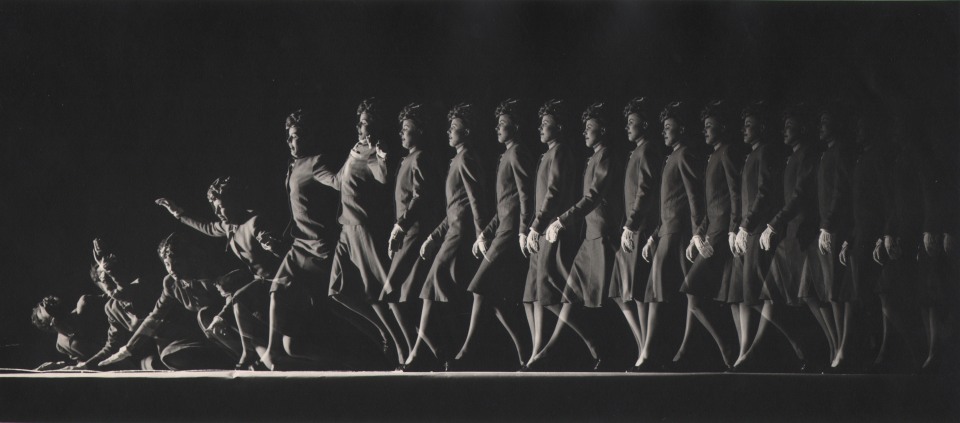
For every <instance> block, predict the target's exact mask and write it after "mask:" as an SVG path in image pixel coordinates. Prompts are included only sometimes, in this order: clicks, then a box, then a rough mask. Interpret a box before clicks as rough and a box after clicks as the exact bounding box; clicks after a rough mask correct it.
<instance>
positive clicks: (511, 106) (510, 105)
mask: <svg viewBox="0 0 960 423" xmlns="http://www.w3.org/2000/svg"><path fill="white" fill-rule="evenodd" d="M519 109H520V100H517V99H515V98H508V99H506V100H503V101H501V102H500V104H498V105H497V109H496V110H494V112H493V117H494V118H495V119H499V118H500V115H507V116H510V119H511V120H512V121H513V124H514V125H515V126H520V123H521V122H522V121H523V117H522V116H521V114H520V110H519Z"/></svg>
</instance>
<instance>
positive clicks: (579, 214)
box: [528, 103, 623, 370]
mask: <svg viewBox="0 0 960 423" xmlns="http://www.w3.org/2000/svg"><path fill="white" fill-rule="evenodd" d="M582 120H583V123H584V130H583V136H584V140H585V141H586V144H587V147H588V148H590V149H592V150H593V155H592V156H591V157H590V160H589V161H587V168H586V171H585V172H584V174H583V195H582V196H581V197H580V199H579V200H577V202H576V203H575V204H574V205H573V206H572V207H570V208H569V209H567V210H566V211H564V212H563V214H561V215H560V216H559V217H557V219H556V220H554V221H553V222H552V223H551V224H550V226H549V227H548V228H547V232H546V234H545V235H546V239H547V242H551V243H552V242H556V241H557V239H558V235H559V233H560V232H561V231H565V230H567V228H573V227H575V226H574V225H573V224H574V223H575V222H581V221H582V222H584V223H586V238H585V239H584V240H583V242H582V244H581V245H580V249H579V250H578V251H577V255H576V257H575V258H574V260H573V266H572V267H571V269H570V276H568V277H567V282H566V287H565V288H564V291H563V299H562V302H563V306H562V307H561V309H560V314H559V315H558V318H559V319H560V322H561V323H558V324H557V327H556V328H555V329H554V331H553V336H551V337H550V340H549V341H548V342H547V344H546V345H544V347H543V350H541V351H540V352H538V353H536V355H534V356H533V358H532V359H531V360H530V363H528V367H529V366H535V365H536V363H537V362H538V361H539V360H542V359H544V358H545V357H546V356H547V355H548V353H549V351H550V349H551V348H553V347H554V345H555V344H556V342H557V340H558V338H559V337H560V334H561V333H562V332H563V327H564V326H565V325H571V326H579V327H582V326H583V323H582V322H581V321H580V318H579V317H578V315H577V314H575V313H574V310H575V309H574V307H573V306H575V305H579V306H582V307H586V308H599V307H600V306H602V305H603V300H604V298H607V297H608V296H609V293H608V290H607V284H608V282H609V281H610V274H611V272H612V271H613V258H614V254H615V253H616V243H615V242H616V241H615V240H616V239H617V234H616V233H617V232H618V230H619V224H620V219H621V214H620V213H622V211H623V209H622V208H621V207H620V204H622V203H623V199H622V198H621V197H620V196H621V195H622V191H621V190H622V188H621V187H620V186H619V184H620V183H622V181H623V165H622V164H621V163H620V161H619V159H618V158H617V157H616V155H615V154H614V153H613V151H612V148H611V147H610V146H609V139H608V137H607V122H609V119H608V118H607V117H606V116H605V112H604V110H603V103H595V104H593V105H591V106H590V107H588V108H587V110H586V111H584V112H583V118H582ZM579 333H580V334H581V336H582V337H583V340H584V342H585V343H586V344H587V348H589V349H590V355H591V356H592V357H593V359H594V364H593V370H599V368H600V366H601V364H602V363H601V361H602V360H601V357H600V351H599V348H598V345H597V343H596V342H595V341H594V339H593V338H592V337H589V336H584V335H585V333H584V332H583V331H582V330H581V331H580V332H579Z"/></svg>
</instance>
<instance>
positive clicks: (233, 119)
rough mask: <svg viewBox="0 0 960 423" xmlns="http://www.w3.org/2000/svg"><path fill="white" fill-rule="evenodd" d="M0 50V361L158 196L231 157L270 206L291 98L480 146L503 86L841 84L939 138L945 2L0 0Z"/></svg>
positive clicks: (782, 95) (813, 90)
mask: <svg viewBox="0 0 960 423" xmlns="http://www.w3.org/2000/svg"><path fill="white" fill-rule="evenodd" d="M0 53H2V55H0V57H2V64H0V153H2V154H0V172H2V173H0V175H2V178H0V183H2V185H0V186H2V196H0V217H2V220H0V222H2V231H0V234H2V237H3V243H2V250H0V251H2V254H0V264H2V267H0V268H2V273H0V284H2V293H0V366H13V365H20V366H29V365H35V364H36V362H37V361H39V360H40V359H41V358H42V357H45V356H49V355H50V353H51V350H52V342H53V341H52V338H51V337H50V336H49V335H44V334H41V333H39V332H38V331H36V330H35V329H33V328H32V327H31V326H30V322H29V317H28V315H29V310H30V309H31V307H32V306H33V305H34V304H35V303H36V302H37V301H38V300H39V299H40V298H42V297H43V296H44V295H46V294H49V293H57V294H60V295H62V296H64V297H66V298H69V299H71V300H72V299H74V298H76V296H77V295H79V294H81V293H84V292H94V289H95V288H94V287H93V285H92V284H91V283H90V282H89V279H88V277H87V276H86V274H87V266H88V264H89V262H90V253H89V249H90V248H89V247H90V240H91V239H92V238H93V237H96V236H102V237H105V238H107V239H108V240H110V241H111V242H113V243H114V244H115V245H118V247H119V248H120V249H121V251H122V253H123V255H124V257H126V258H127V259H128V260H131V261H133V262H134V263H136V264H137V265H138V267H140V268H141V269H144V272H146V273H153V274H157V275H159V274H161V272H162V267H161V265H160V262H159V261H158V260H157V259H156V255H155V253H154V248H155V246H156V244H157V242H158V241H159V240H160V239H161V238H162V237H163V236H164V235H165V234H167V233H169V232H171V231H172V230H175V229H178V226H177V223H176V222H175V221H174V220H173V219H172V218H170V217H169V216H168V215H167V214H166V212H165V211H164V210H163V209H161V208H159V207H157V206H155V205H153V204H152V200H153V199H155V198H156V197H158V196H168V197H170V198H172V199H174V200H175V201H177V202H178V203H181V204H182V205H183V206H185V207H186V208H188V209H191V210H195V211H204V212H205V213H209V212H208V211H207V210H209V209H208V206H207V205H206V201H205V190H206V187H207V185H208V184H209V182H210V181H211V180H212V179H213V178H215V177H218V176H222V175H227V174H233V175H239V176H242V177H244V178H245V179H246V180H247V182H248V183H249V184H250V185H251V188H253V190H254V191H255V192H256V193H257V196H258V198H260V199H261V203H262V206H263V207H264V208H266V209H268V210H270V211H273V212H275V213H277V214H279V215H281V216H282V215H283V213H284V210H285V206H284V200H285V198H284V196H285V192H284V190H283V186H282V183H283V177H284V172H285V165H286V160H287V150H286V146H285V145H284V137H285V133H284V129H283V119H284V116H285V115H286V114H287V113H289V112H290V111H291V110H292V109H295V108H297V107H300V106H302V105H311V106H314V107H318V108H319V109H320V110H322V111H323V112H324V116H325V119H326V120H325V125H326V136H327V137H328V141H329V142H331V143H336V144H337V145H338V146H340V147H345V146H346V147H348V146H349V145H351V144H352V142H353V140H354V135H353V133H354V129H353V125H354V122H355V115H354V111H355V107H356V104H357V103H358V102H359V101H360V100H361V99H362V98H364V97H367V96H377V97H380V98H382V99H385V100H387V101H388V105H389V107H388V109H389V115H390V116H391V117H392V116H394V114H395V113H396V111H397V110H399V108H400V106H402V105H403V104H404V103H406V102H409V101H413V100H418V101H423V102H426V103H428V104H430V105H431V106H432V107H434V108H435V110H438V111H440V112H442V111H443V110H445V108H447V107H449V106H450V105H452V104H454V103H456V102H459V101H471V102H474V103H475V104H476V105H477V106H478V107H479V108H480V110H481V111H482V115H481V116H483V117H484V119H487V118H489V119H487V120H484V121H483V125H485V126H484V127H483V128H482V129H483V131H481V134H480V137H481V141H482V143H484V144H489V143H490V141H492V140H493V136H494V134H493V127H494V125H495V122H494V119H493V117H492V116H491V115H492V111H493V108H494V106H495V105H496V102H498V101H499V100H502V99H504V98H506V97H508V96H517V97H521V98H523V99H526V100H528V110H529V113H530V117H531V119H532V118H534V117H535V115H534V114H535V111H536V107H537V106H538V105H539V103H541V102H542V101H544V100H545V99H547V98H551V97H561V98H567V99H569V100H570V101H571V102H572V103H573V105H574V106H575V109H578V110H582V108H583V107H585V106H586V105H587V104H588V103H589V102H591V101H593V100H595V99H602V100H605V101H607V102H609V103H610V104H611V105H612V106H613V107H614V110H619V109H620V108H621V107H622V105H623V104H624V103H625V102H626V101H627V100H628V99H630V98H632V97H633V96H636V95H646V96H649V97H651V98H653V99H655V100H656V101H657V102H659V103H666V102H667V101H670V100H674V99H685V100H689V101H692V102H694V103H697V104H702V102H703V101H704V100H706V99H709V98H731V99H735V100H741V101H742V100H747V99H755V98H766V99H768V100H770V101H772V102H773V103H774V104H785V103H787V102H792V101H795V100H808V101H820V100H823V99H831V98H835V97H839V96H845V97H850V98H857V99H867V100H871V101H874V102H877V103H880V104H881V105H882V107H883V108H884V109H885V110H887V111H888V112H890V113H899V114H903V115H904V116H906V117H907V118H908V119H909V121H910V122H912V124H911V125H909V129H908V131H907V134H908V136H911V137H917V138H918V139H919V138H928V139H931V140H934V141H936V142H937V143H938V144H937V145H938V148H939V149H940V150H941V151H942V152H943V154H940V156H941V158H942V159H943V160H946V161H947V162H948V163H951V164H952V163H955V161H954V159H955V157H956V154H955V148H954V147H955V140H956V136H957V128H956V122H957V117H958V75H960V73H958V10H957V6H956V4H955V3H939V4H895V3H882V4H822V3H815V4H806V3H804V4H797V3H789V4H779V3H778V4H759V3H753V2H751V3H742V4H728V3H683V4H674V3H644V4H632V3H594V2H582V3H579V2H578V3H570V2H492V3H479V2H478V3H465V2H459V3H435V2H406V3H394V2H342V3H323V4H308V3H305V2H292V3H281V4H272V3H271V4H267V3H258V2H236V3H234V2H214V3H199V4H195V3H186V2H152V3H151V2H146V3H144V2H122V3H113V2H78V3H61V2H30V3H19V2H3V3H0ZM437 117H438V120H441V121H442V116H441V115H439V114H438V115H437ZM390 124H391V126H390V131H395V130H396V129H397V128H396V125H395V122H394V121H392V120H391V122H390ZM618 129H619V128H618ZM391 133H393V132H391ZM530 134H531V135H532V132H530ZM617 136H618V138H620V139H622V130H618V132H617ZM394 138H396V137H394ZM531 138H532V136H531ZM393 141H394V142H397V140H393ZM496 152H497V150H496V149H495V148H492V147H491V148H489V153H490V154H496ZM208 216H210V217H212V214H208ZM208 246H209V247H210V248H211V249H219V248H222V245H221V244H219V243H216V242H210V243H209V244H208ZM624 330H625V329H624ZM624 336H626V332H624ZM18 345H19V347H17V346H18Z"/></svg>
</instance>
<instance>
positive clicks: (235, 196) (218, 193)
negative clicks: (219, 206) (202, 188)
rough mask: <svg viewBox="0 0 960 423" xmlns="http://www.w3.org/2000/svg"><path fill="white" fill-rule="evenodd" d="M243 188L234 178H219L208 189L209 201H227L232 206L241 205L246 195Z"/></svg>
mask: <svg viewBox="0 0 960 423" xmlns="http://www.w3.org/2000/svg"><path fill="white" fill-rule="evenodd" d="M243 192H244V188H243V186H242V185H241V184H240V183H239V182H238V181H237V179H236V178H234V177H232V176H227V177H223V178H217V179H216V180H214V181H213V183H211V184H210V187H209V188H207V201H209V202H211V203H212V202H213V200H220V201H226V202H229V203H231V204H240V203H241V202H242V201H243V198H244V195H243Z"/></svg>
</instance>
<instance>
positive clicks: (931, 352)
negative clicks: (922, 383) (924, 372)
mask: <svg viewBox="0 0 960 423" xmlns="http://www.w3.org/2000/svg"><path fill="white" fill-rule="evenodd" d="M923 315H924V316H923V323H924V326H925V327H926V329H927V359H926V360H924V362H923V368H924V369H926V368H929V367H930V366H931V365H933V363H934V362H935V360H936V359H937V356H938V352H939V351H937V350H938V349H939V348H938V346H939V344H940V328H939V327H938V326H939V322H938V320H939V319H938V318H937V317H938V316H937V310H936V309H935V308H933V307H924V309H923Z"/></svg>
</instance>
